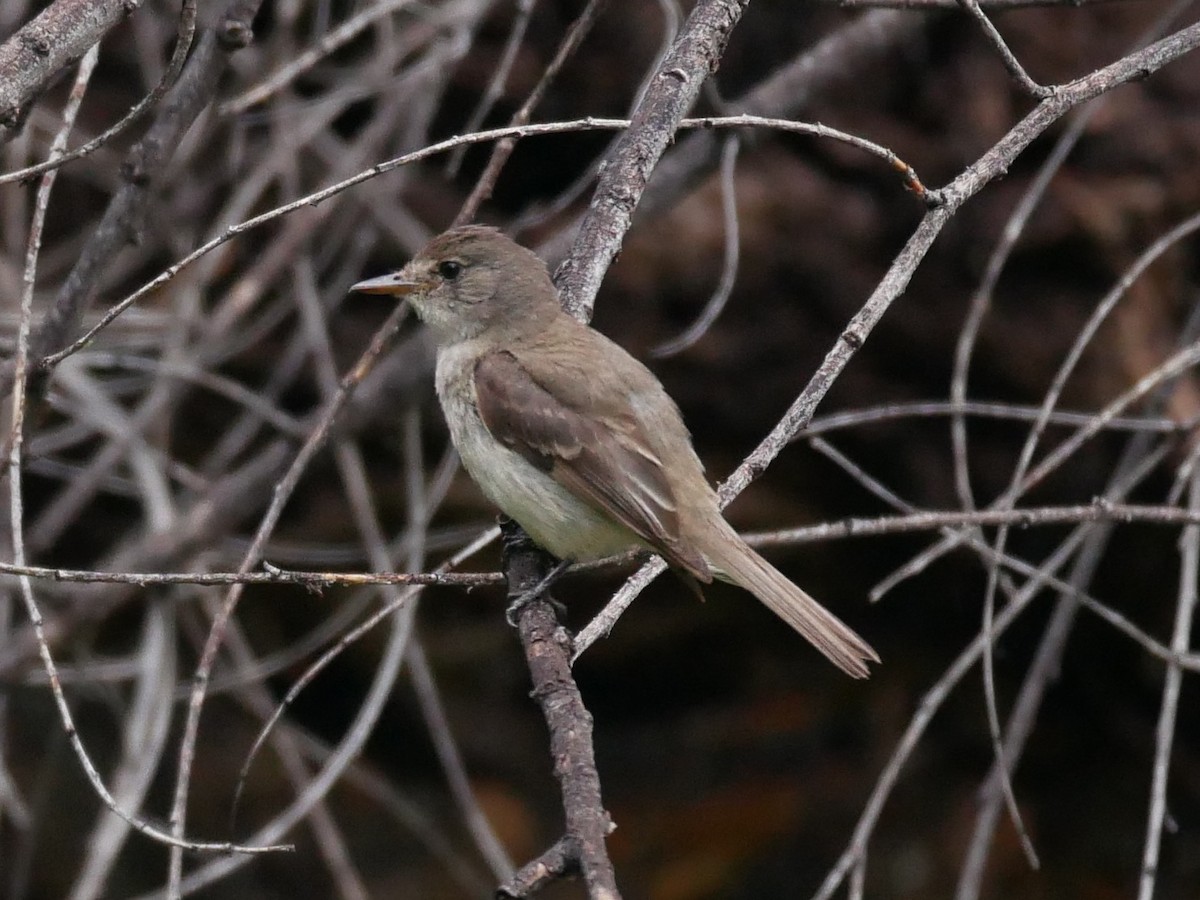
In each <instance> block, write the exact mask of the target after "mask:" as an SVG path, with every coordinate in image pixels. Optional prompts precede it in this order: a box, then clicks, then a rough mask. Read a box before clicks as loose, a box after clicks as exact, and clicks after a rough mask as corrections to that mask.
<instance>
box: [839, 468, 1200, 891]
mask: <svg viewBox="0 0 1200 900" xmlns="http://www.w3.org/2000/svg"><path fill="white" fill-rule="evenodd" d="M1159 461H1160V458H1159V459H1155V458H1153V457H1151V458H1150V459H1148V460H1147V461H1146V462H1145V463H1144V464H1142V465H1141V466H1139V467H1137V468H1136V469H1135V470H1134V471H1132V472H1131V473H1130V474H1129V475H1128V477H1127V478H1126V479H1125V480H1124V481H1123V482H1122V483H1119V484H1117V485H1115V486H1114V488H1113V491H1114V492H1115V493H1116V495H1117V496H1124V495H1125V494H1126V493H1128V492H1129V491H1130V490H1132V488H1133V486H1134V485H1135V484H1137V483H1138V482H1140V481H1141V480H1143V479H1144V478H1145V477H1147V475H1148V474H1149V473H1150V471H1152V470H1153V469H1154V468H1155V467H1156V466H1157V464H1158V463H1159ZM1087 533H1088V529H1087V527H1086V526H1080V527H1079V528H1077V529H1075V530H1074V531H1073V533H1072V534H1071V535H1069V536H1068V537H1067V538H1066V540H1064V541H1063V542H1062V543H1061V544H1060V545H1059V547H1058V548H1057V549H1056V550H1055V551H1054V553H1052V554H1051V556H1050V557H1049V558H1048V559H1047V560H1045V561H1044V562H1042V563H1041V564H1040V565H1038V566H1029V565H1023V566H1018V571H1021V572H1022V574H1024V575H1026V576H1027V577H1028V581H1027V583H1026V584H1025V585H1024V586H1023V587H1022V588H1021V590H1020V591H1019V592H1018V593H1017V594H1016V595H1015V596H1014V597H1013V598H1012V600H1011V602H1010V603H1009V604H1008V605H1007V606H1006V607H1005V608H1004V609H1003V610H1002V611H1001V612H1000V614H999V615H998V616H997V618H996V620H995V622H994V628H993V632H992V639H993V640H995V639H998V638H999V637H1000V636H1001V635H1002V634H1003V633H1004V631H1005V630H1007V628H1008V626H1009V625H1010V624H1012V622H1013V621H1014V620H1015V619H1016V617H1017V616H1018V615H1019V614H1020V613H1021V612H1022V611H1023V610H1024V609H1025V607H1026V606H1027V605H1028V604H1029V603H1030V602H1031V601H1032V599H1033V597H1034V596H1036V594H1037V593H1038V592H1039V591H1040V590H1041V589H1042V588H1043V587H1051V588H1053V589H1054V590H1057V591H1059V592H1062V593H1063V594H1065V595H1068V596H1070V597H1071V598H1072V599H1073V600H1075V601H1076V602H1078V603H1080V604H1082V605H1083V606H1085V607H1087V608H1088V609H1089V610H1091V611H1093V612H1095V613H1097V614H1098V615H1100V616H1101V617H1102V618H1104V619H1105V621H1107V622H1109V623H1110V624H1113V625H1115V626H1116V627H1118V628H1120V629H1121V630H1122V631H1125V632H1126V633H1127V634H1129V635H1130V637H1133V638H1134V639H1135V640H1137V641H1138V642H1139V643H1141V644H1142V645H1143V646H1145V647H1146V649H1147V650H1149V651H1150V652H1152V653H1154V655H1156V656H1158V657H1159V658H1161V659H1163V660H1164V661H1167V662H1174V661H1177V658H1176V657H1175V656H1174V655H1173V654H1172V653H1171V651H1170V650H1169V649H1168V648H1161V647H1156V646H1155V644H1156V642H1154V641H1152V640H1150V639H1149V638H1147V639H1146V640H1144V641H1143V640H1142V639H1141V637H1140V636H1139V635H1137V634H1135V633H1133V631H1132V630H1127V629H1126V628H1125V627H1124V626H1125V625H1127V624H1128V623H1126V622H1125V621H1124V620H1123V619H1122V617H1120V616H1118V615H1116V614H1115V613H1112V611H1110V610H1108V609H1107V608H1106V607H1104V606H1102V605H1101V604H1098V603H1096V602H1095V601H1094V600H1092V598H1090V597H1088V596H1087V595H1086V594H1084V593H1083V592H1082V591H1080V590H1078V589H1077V588H1076V587H1075V586H1073V585H1071V584H1068V583H1066V582H1064V581H1061V580H1060V579H1058V578H1057V577H1056V576H1055V575H1054V574H1053V573H1054V572H1056V571H1057V570H1058V569H1059V568H1061V567H1062V566H1063V565H1064V564H1065V563H1066V561H1067V560H1068V559H1069V558H1071V557H1072V556H1073V555H1074V554H1075V552H1076V549H1077V547H1078V546H1079V544H1080V543H1081V542H1082V541H1083V540H1084V539H1085V538H1086V536H1087ZM973 541H974V539H972V538H970V537H969V536H968V538H967V542H968V543H972V542H973ZM972 546H973V548H974V549H975V550H977V551H978V552H980V553H981V554H983V555H984V556H985V557H991V556H992V554H993V551H992V548H991V546H990V545H988V544H986V543H983V542H982V541H974V542H973V543H972ZM1010 562H1014V563H1015V562H1016V561H1015V560H1011V561H1010ZM984 647H985V635H983V634H982V633H981V634H980V635H979V636H978V637H977V638H976V639H975V641H974V642H973V643H972V644H971V645H970V646H969V647H968V648H967V649H966V650H964V651H963V653H962V654H960V655H959V657H958V658H957V659H956V660H955V661H954V663H952V664H951V666H950V668H948V669H947V670H946V672H945V674H944V675H943V676H942V677H941V678H940V679H939V680H938V681H937V683H935V684H934V686H933V687H932V688H930V690H929V691H927V692H926V694H925V695H924V697H923V698H922V699H921V702H920V703H919V704H918V707H917V711H916V712H915V713H914V714H913V717H912V719H911V720H910V722H909V725H908V727H907V728H906V729H905V732H904V734H903V735H902V736H901V738H900V741H899V742H898V743H897V745H896V749H895V750H894V751H893V753H892V756H891V757H890V759H889V760H888V762H887V764H886V765H885V767H884V769H883V771H882V772H881V773H880V776H879V778H878V779H877V781H876V783H875V787H874V788H873V789H872V791H871V796H870V798H869V800H868V802H867V805H866V806H865V807H864V810H863V813H862V815H861V816H860V817H859V821H858V824H857V825H856V826H855V829H854V835H853V837H852V838H851V841H850V843H849V845H848V846H847V848H846V850H845V851H844V852H843V853H842V856H841V857H840V858H839V860H838V862H837V864H836V865H835V866H834V868H833V869H831V870H830V872H829V874H828V875H827V876H826V878H825V880H824V882H823V883H822V885H821V888H820V890H819V891H818V892H817V894H816V897H817V898H818V900H829V898H830V897H832V896H833V893H834V891H836V890H837V888H838V886H839V885H840V884H841V883H842V881H843V880H844V879H845V878H846V875H847V874H848V873H849V872H850V871H851V869H853V868H854V867H855V866H856V865H857V864H858V861H859V860H860V859H861V858H862V856H863V855H864V854H865V853H866V849H867V842H868V841H869V840H870V837H871V834H872V833H873V831H874V828H875V825H876V824H877V822H878V821H879V816H880V814H881V813H882V810H883V805H884V803H886V802H887V799H888V797H889V796H890V795H891V792H892V789H893V788H894V787H895V785H896V782H897V781H898V779H899V776H900V772H901V770H902V769H903V767H904V765H905V763H906V762H907V760H908V757H909V756H910V755H911V753H912V752H913V750H914V749H915V748H916V746H917V744H918V743H919V741H920V739H921V735H922V734H923V733H924V731H925V729H926V728H927V727H928V725H929V723H930V721H932V718H933V715H934V714H935V713H936V712H937V710H938V709H939V708H940V707H941V705H942V703H943V702H944V701H945V700H946V698H947V697H948V696H949V693H950V691H951V690H952V689H953V687H954V686H955V685H957V683H958V682H959V681H961V680H962V679H963V678H964V677H965V676H966V674H967V672H968V671H969V670H970V667H971V666H972V665H974V663H975V662H976V661H977V660H978V658H979V657H980V656H981V655H982V653H983V651H984ZM1196 662H1198V663H1200V659H1197V660H1196ZM1198 671H1200V670H1198Z"/></svg>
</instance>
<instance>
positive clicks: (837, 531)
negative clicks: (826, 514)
mask: <svg viewBox="0 0 1200 900" xmlns="http://www.w3.org/2000/svg"><path fill="white" fill-rule="evenodd" d="M439 480H440V479H439ZM1087 522H1114V523H1118V524H1130V523H1133V522H1141V523H1145V524H1149V525H1163V526H1167V527H1183V526H1185V525H1193V524H1197V523H1198V522H1200V517H1197V516H1196V515H1195V514H1193V513H1191V512H1188V511H1187V510H1183V509H1178V508H1176V507H1169V506H1149V505H1140V504H1132V503H1112V502H1109V501H1107V500H1104V499H1103V498H1101V499H1097V500H1094V501H1093V502H1091V503H1086V504H1078V505H1074V506H1035V507H1027V508H1017V509H984V510H966V511H961V510H927V511H919V512H914V513H912V514H910V515H896V516H876V517H873V518H863V517H851V518H846V519H839V520H837V521H834V522H826V523H823V524H820V525H806V526H803V527H799V528H786V529H778V530H774V531H759V532H749V533H747V534H746V535H744V537H745V538H746V541H747V543H750V544H751V545H752V546H755V547H775V546H785V545H786V546H791V545H795V544H811V543H817V542H821V541H829V540H841V539H846V538H863V537H880V536H884V535H895V534H911V533H914V532H920V531H934V530H937V529H940V528H955V529H962V528H968V527H969V528H976V529H977V528H981V527H987V526H997V525H1009V526H1011V527H1013V528H1022V529H1023V528H1036V527H1053V526H1059V525H1076V524H1079V523H1087ZM635 556H636V554H634V555H632V556H628V557H627V556H626V555H622V556H618V557H613V558H612V559H611V560H609V559H606V560H599V561H597V562H594V563H588V564H586V565H580V566H577V567H575V568H573V569H572V571H576V570H580V571H582V570H590V569H596V568H601V567H604V566H608V565H610V564H613V563H621V562H626V561H628V560H629V559H633V558H634V557H635ZM5 575H6V576H10V577H28V578H34V579H39V580H42V581H50V582H61V583H67V584H131V585H137V586H138V587H147V586H151V585H178V584H188V585H200V586H213V585H226V586H228V585H233V584H245V585H264V584H271V585H296V586H300V587H305V588H308V589H310V590H320V589H322V588H326V587H367V586H371V585H413V586H416V585H421V586H425V585H440V586H443V587H465V588H473V587H481V586H486V585H493V584H501V583H502V582H503V581H504V576H503V574H501V573H500V572H439V571H434V572H310V571H297V570H294V569H280V568H278V567H277V566H273V565H269V564H268V565H267V571H263V572H99V571H95V570H90V569H59V568H50V567H46V566H18V565H14V564H12V563H0V576H5ZM80 602H81V603H83V604H86V603H87V600H86V599H82V600H81V601H80Z"/></svg>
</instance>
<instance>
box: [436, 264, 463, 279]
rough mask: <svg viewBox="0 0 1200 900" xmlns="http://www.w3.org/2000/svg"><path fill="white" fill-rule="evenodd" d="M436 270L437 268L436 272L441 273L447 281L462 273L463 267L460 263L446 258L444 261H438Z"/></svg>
mask: <svg viewBox="0 0 1200 900" xmlns="http://www.w3.org/2000/svg"><path fill="white" fill-rule="evenodd" d="M437 270H438V274H439V275H441V276H442V277H443V278H445V279H446V280H447V281H453V280H454V279H455V278H457V277H458V276H459V275H461V274H462V270H463V267H462V263H460V262H455V261H454V260H452V259H448V260H446V261H445V262H440V263H438V267H437Z"/></svg>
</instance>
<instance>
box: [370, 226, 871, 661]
mask: <svg viewBox="0 0 1200 900" xmlns="http://www.w3.org/2000/svg"><path fill="white" fill-rule="evenodd" d="M351 290H352V291H356V292H360V293H367V294H384V295H390V296H394V297H401V298H405V299H407V300H408V302H409V303H410V304H411V306H412V308H413V309H414V310H415V312H416V314H417V316H418V317H419V318H420V319H421V320H422V321H423V322H424V323H425V325H426V326H427V327H428V328H429V329H430V331H431V332H432V334H433V338H434V342H435V344H436V345H437V364H436V376H435V384H436V389H437V396H438V400H439V402H440V404H441V407H442V411H443V413H444V415H445V418H446V422H447V425H448V427H449V431H450V437H451V440H452V442H453V444H454V447H455V448H456V450H457V451H458V454H459V457H460V458H461V460H462V463H463V466H464V467H465V468H466V470H467V472H468V473H469V474H470V475H471V477H472V478H473V479H474V481H475V482H476V484H477V485H478V486H479V488H480V489H481V490H482V492H483V493H484V495H486V496H487V498H488V499H489V500H491V501H492V502H493V503H494V504H495V505H496V506H497V507H499V508H500V510H501V511H502V512H503V513H505V514H506V515H507V516H509V517H510V518H512V519H513V520H515V521H516V522H517V523H518V524H519V525H521V527H522V528H524V529H525V531H526V532H527V533H528V534H529V536H530V537H531V538H532V539H533V541H534V542H535V543H537V544H538V545H539V546H541V547H542V548H543V549H545V550H547V551H548V552H549V553H551V554H552V555H554V556H555V557H557V558H558V559H559V560H562V561H569V562H585V561H590V560H595V559H600V558H603V557H606V556H611V555H614V554H618V553H623V552H626V551H629V550H634V549H638V550H644V549H649V550H652V551H654V552H655V553H658V554H659V555H661V556H662V557H663V559H665V560H666V562H667V563H668V565H670V566H671V568H672V569H674V570H675V571H676V572H677V573H678V574H680V575H681V576H682V577H683V578H684V579H685V580H688V581H690V582H691V583H692V584H693V585H695V584H696V583H697V582H700V583H704V584H709V583H711V582H712V581H713V580H714V578H715V579H719V580H722V581H727V582H730V583H733V584H736V585H739V586H740V587H742V588H744V589H746V590H747V591H749V592H750V593H751V594H753V595H754V596H755V597H757V598H758V599H759V600H760V601H761V602H762V603H763V604H764V605H765V606H767V607H768V608H769V609H770V610H771V611H772V612H774V613H775V614H776V615H777V616H779V617H780V618H781V619H783V620H784V621H785V622H787V623H788V624H789V625H791V626H792V627H793V628H794V629H795V630H796V631H797V632H799V633H800V634H801V635H802V636H803V637H805V638H806V639H807V640H808V641H809V642H811V643H812V644H813V646H815V647H816V648H817V649H818V650H819V651H820V652H821V653H823V654H824V655H825V656H826V657H828V658H829V660H830V661H832V662H833V663H834V664H835V665H837V666H838V667H839V668H841V669H842V670H843V671H845V672H846V673H847V674H849V675H851V676H853V677H856V678H862V677H866V676H867V675H868V674H869V670H868V667H867V663H868V662H879V657H878V655H877V654H876V653H875V651H874V650H873V649H872V648H871V647H870V645H869V644H867V643H866V641H864V640H863V639H862V638H861V637H859V636H858V635H857V634H855V633H854V631H852V630H851V629H850V628H849V627H848V626H846V625H845V624H844V623H843V622H842V621H840V620H839V619H838V618H837V617H836V616H834V615H833V614H832V613H831V612H829V611H828V610H827V609H825V608H824V607H823V606H822V605H821V604H820V603H818V602H817V601H816V600H814V599H813V598H812V597H811V596H809V595H808V593H806V592H805V591H804V590H802V589H801V588H800V587H798V586H797V585H795V584H794V583H792V582H791V581H790V580H789V579H788V578H787V577H786V576H784V575H783V574H782V573H781V572H780V571H779V570H778V569H776V568H775V567H774V566H773V565H771V564H770V563H769V562H767V560H765V559H764V558H763V557H762V556H761V555H759V554H758V553H757V552H756V551H755V550H753V549H752V548H751V547H749V546H748V545H747V544H746V542H745V541H744V540H742V538H741V537H740V536H739V535H738V533H737V532H736V531H735V530H734V529H733V527H732V526H731V525H730V524H729V523H728V522H726V521H725V518H724V516H723V515H722V513H721V507H720V503H719V501H718V498H717V494H716V491H715V490H714V489H713V488H712V486H711V485H710V484H709V482H708V480H707V478H706V477H705V474H704V467H703V465H702V464H701V462H700V459H699V457H698V456H697V455H696V452H695V450H694V449H693V447H692V440H691V435H690V434H689V432H688V430H687V427H686V426H685V424H684V421H683V416H682V414H681V413H680V411H679V408H678V406H676V404H675V402H674V401H673V400H672V399H671V398H670V396H669V395H668V394H667V392H666V390H665V389H664V388H663V386H662V384H661V383H660V382H659V380H658V378H657V377H655V375H654V374H653V373H652V372H651V371H650V370H649V369H647V368H646V367H645V366H644V365H642V363H640V362H638V361H637V360H636V359H635V358H634V357H633V356H631V355H630V354H629V353H628V352H626V351H625V350H624V349H623V348H622V347H621V346H620V345H618V344H616V343H614V342H613V341H611V340H610V339H609V338H607V337H605V336H604V335H603V334H601V333H600V332H599V331H596V330H595V329H593V328H591V327H590V326H589V325H586V324H584V323H582V322H580V321H578V320H577V319H575V318H574V317H573V316H571V315H570V314H569V313H567V312H566V311H565V310H564V309H563V307H562V305H561V303H560V300H559V296H558V291H557V289H556V288H555V286H554V283H553V281H552V280H551V278H550V273H549V271H548V269H547V267H546V265H545V263H544V262H543V261H542V260H541V258H540V257H538V256H537V255H536V254H535V253H533V252H532V251H531V250H529V249H527V248H525V247H523V246H521V245H520V244H518V243H516V242H515V241H513V240H512V239H510V238H509V237H507V236H505V235H504V234H502V233H501V232H500V231H499V230H497V229H495V228H491V227H488V226H483V225H465V226H459V227H456V228H452V229H450V230H448V231H446V232H443V233H442V234H440V235H438V236H436V237H434V238H433V239H432V240H430V241H429V243H428V244H427V245H426V246H425V247H424V248H423V249H422V250H420V251H419V252H418V253H417V254H416V256H414V257H412V259H411V260H410V261H409V262H408V264H407V265H405V266H404V267H403V268H401V269H399V270H397V271H394V272H392V273H390V274H387V275H382V276H379V277H376V278H370V279H367V280H365V281H361V282H359V283H357V284H355V285H353V286H352V288H351ZM697 589H698V586H697Z"/></svg>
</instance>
